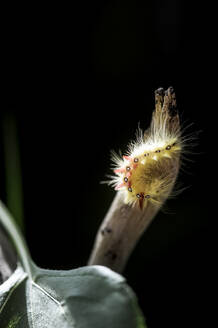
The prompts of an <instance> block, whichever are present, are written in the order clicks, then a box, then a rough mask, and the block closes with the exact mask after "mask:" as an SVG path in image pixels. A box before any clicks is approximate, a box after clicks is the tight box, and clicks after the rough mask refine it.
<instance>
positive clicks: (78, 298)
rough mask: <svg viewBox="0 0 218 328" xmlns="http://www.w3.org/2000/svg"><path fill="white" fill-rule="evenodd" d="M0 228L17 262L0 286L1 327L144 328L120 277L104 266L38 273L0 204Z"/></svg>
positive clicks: (137, 309) (123, 280)
mask: <svg viewBox="0 0 218 328" xmlns="http://www.w3.org/2000/svg"><path fill="white" fill-rule="evenodd" d="M0 223H1V224H2V225H3V226H4V228H5V229H6V230H7V232H8V234H9V236H10V237H11V239H12V240H13V242H14V244H15V245H16V248H17V250H18V255H19V256H20V262H21V263H18V266H17V269H16V270H15V271H14V273H13V274H12V275H11V276H10V277H9V278H8V279H7V280H6V281H5V282H4V283H3V284H2V285H0V327H1V328H14V327H16V328H60V327H61V328H71V327H72V328H73V327H76V328H100V327H104V328H111V327H113V328H124V327H125V328H137V327H138V328H143V327H144V328H145V323H144V318H143V316H142V314H141V311H140V309H139V307H138V303H137V300H136V296H135V294H134V293H133V291H132V290H131V288H130V287H129V286H128V285H127V283H126V280H125V278H124V277H122V276H121V275H119V274H117V273H115V272H113V271H111V270H110V269H108V268H106V267H103V266H88V267H82V268H78V269H74V270H68V271H51V270H44V269H40V268H38V267H37V266H36V265H35V264H33V262H32V261H31V259H30V256H29V253H28V250H27V247H26V245H25V242H24V239H23V237H22V236H21V235H20V233H19V231H18V230H17V227H16V226H15V225H14V223H13V222H12V221H11V217H10V216H9V213H8V212H7V210H6V209H5V208H4V206H3V205H1V204H0ZM12 226H13V229H12V228H11V227H12ZM16 238H18V239H17V240H16ZM0 243H1V241H0Z"/></svg>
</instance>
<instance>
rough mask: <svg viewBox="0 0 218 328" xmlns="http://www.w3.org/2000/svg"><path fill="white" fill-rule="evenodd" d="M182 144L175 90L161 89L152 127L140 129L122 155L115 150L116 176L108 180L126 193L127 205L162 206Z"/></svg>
mask: <svg viewBox="0 0 218 328" xmlns="http://www.w3.org/2000/svg"><path fill="white" fill-rule="evenodd" d="M183 143H184V142H183V139H182V137H181V129H180V119H179V114H178V111H177V108H176V97H175V92H174V89H173V88H172V87H170V88H168V89H167V90H166V91H164V89H163V88H159V89H157V90H156V91H155V110H154V112H153V114H152V119H151V124H150V127H149V128H148V129H147V130H146V131H145V132H143V131H142V129H140V128H139V129H138V131H137V137H136V140H135V141H132V142H131V143H130V144H129V145H128V148H127V152H126V153H125V154H124V155H123V156H122V157H121V156H119V155H118V154H116V153H115V152H113V154H112V161H113V171H114V175H112V176H110V181H109V182H108V183H109V184H110V185H112V186H113V187H114V189H115V190H117V191H119V192H121V193H122V194H123V200H124V203H126V204H129V205H131V206H137V207H138V208H140V209H141V210H144V209H145V208H146V206H147V204H148V203H152V204H154V205H156V206H161V205H162V204H163V202H164V201H165V200H166V198H168V196H169V195H170V194H171V192H172V189H173V186H174V183H175V181H176V178H177V174H178V171H179V168H180V162H181V152H182V150H183Z"/></svg>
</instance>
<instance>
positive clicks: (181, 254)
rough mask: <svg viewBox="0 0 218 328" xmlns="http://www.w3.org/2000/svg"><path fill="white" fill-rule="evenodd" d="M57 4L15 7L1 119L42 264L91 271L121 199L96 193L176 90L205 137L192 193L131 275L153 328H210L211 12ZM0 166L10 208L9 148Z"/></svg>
mask: <svg viewBox="0 0 218 328" xmlns="http://www.w3.org/2000/svg"><path fill="white" fill-rule="evenodd" d="M59 6H60V5H58V6H55V5H54V4H52V5H51V6H50V7H45V6H42V7H37V6H36V7H34V8H27V7H24V8H21V7H19V14H17V9H18V8H10V9H9V11H8V13H7V16H8V19H7V23H6V24H5V27H4V35H5V39H6V47H4V54H5V60H4V61H3V63H2V65H3V67H4V69H5V71H6V77H5V80H4V85H5V86H6V93H5V94H6V105H5V106H3V108H2V111H1V120H2V121H4V117H5V116H7V115H12V116H13V117H14V118H15V119H16V123H17V130H18V139H17V140H18V143H19V147H20V156H21V168H22V179H23V199H24V215H25V235H26V239H27V243H28V246H29V248H30V251H31V254H32V257H33V259H34V261H35V262H36V263H37V264H38V265H39V266H41V267H44V268H50V269H71V268H76V267H78V266H83V265H86V262H87V260H88V257H89V254H90V252H91V248H92V245H93V241H94V237H95V234H96V232H97V229H98V227H99V224H100V223H101V220H102V219H103V217H104V215H105V213H106V211H107V209H108V207H109V205H110V203H111V201H112V199H113V197H114V194H115V192H114V191H113V190H112V189H111V188H109V187H107V186H106V185H101V184H100V183H99V182H100V181H102V180H104V179H105V174H110V150H111V149H114V150H116V151H118V150H119V149H121V150H122V151H125V149H126V148H125V146H126V144H127V143H128V141H129V140H130V139H132V138H134V134H135V130H136V128H137V126H138V122H139V121H140V123H141V127H142V128H146V127H147V126H148V125H149V122H150V119H151V113H152V110H153V108H154V90H155V89H157V88H158V87H160V86H162V87H164V88H168V87H169V86H171V85H172V86H173V87H174V89H175V91H176V95H177V103H178V107H179V110H180V113H181V116H182V120H183V122H186V123H185V125H187V124H189V123H194V125H193V126H192V127H191V128H190V129H189V132H192V131H199V130H201V133H200V134H199V136H198V145H197V146H195V147H194V148H193V149H192V151H193V152H194V154H189V155H188V157H190V159H191V160H192V162H187V163H186V167H185V171H186V172H185V173H184V172H182V173H181V175H180V177H179V181H180V182H181V183H182V185H183V186H185V187H186V186H188V187H189V188H187V189H186V190H185V191H184V192H183V193H182V194H181V195H179V196H178V197H177V198H176V199H175V200H170V201H168V202H167V204H166V207H165V211H164V212H161V213H159V214H158V215H157V217H156V219H155V220H154V221H153V223H152V224H151V226H150V227H149V229H148V231H147V232H146V233H145V235H144V236H143V237H142V239H141V240H140V242H139V244H138V245H137V247H136V249H135V251H134V253H133V255H132V256H131V258H130V260H129V262H128V266H127V268H126V270H125V272H124V276H125V277H126V278H127V281H128V283H129V285H130V286H132V288H133V289H134V291H135V292H136V294H137V295H138V299H139V303H140V306H141V308H142V310H143V312H144V314H145V316H146V318H147V324H148V327H150V328H156V327H168V328H169V327H208V326H210V322H211V320H212V319H211V317H212V314H213V308H212V303H213V300H212V296H211V295H213V290H214V284H215V280H213V279H212V276H213V272H214V268H213V261H214V255H213V253H214V246H213V245H212V242H214V239H213V237H212V231H213V230H214V222H213V216H214V215H213V212H212V209H211V205H212V204H211V203H212V195H213V190H212V187H211V184H213V181H214V180H215V177H214V175H213V174H212V172H213V166H212V162H214V161H215V165H216V157H215V150H214V146H213V144H214V141H213V140H214V137H212V134H211V133H212V132H211V131H212V124H211V122H212V123H214V122H215V120H216V118H215V112H216V80H215V82H214V80H213V79H214V78H215V77H216V74H215V68H216V60H215V54H214V48H215V43H216V41H215V39H214V38H213V33H214V29H213V28H212V27H211V26H210V22H211V21H213V8H211V7H210V5H209V2H208V3H207V4H205V3H202V4H200V3H199V2H196V3H195V2H188V1H179V0H177V1H173V0H167V1H160V0H159V1H158V0H153V1H129V0H126V1H124V0H123V1H94V2H80V3H79V4H78V3H77V4H76V5H74V4H73V5H72V7H71V6H70V7H67V6H66V7H65V5H62V6H61V7H59ZM20 12H21V13H20ZM213 152H214V153H213ZM213 154H214V155H213ZM0 155H1V163H2V165H1V181H2V182H1V188H0V193H1V195H0V196H1V198H2V199H3V200H4V201H5V202H7V198H6V191H5V187H4V186H5V182H4V181H5V175H4V164H3V163H4V151H3V141H2V137H1V151H0ZM211 160H212V162H211ZM215 192H216V191H215ZM15 216H16V214H15Z"/></svg>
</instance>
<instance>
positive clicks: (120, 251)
mask: <svg viewBox="0 0 218 328" xmlns="http://www.w3.org/2000/svg"><path fill="white" fill-rule="evenodd" d="M155 104H156V106H155V111H154V112H153V116H152V122H151V127H150V129H148V130H147V131H146V132H145V139H146V138H147V137H148V136H149V135H150V134H152V133H153V139H154V140H155V137H156V135H157V138H158V137H159V135H161V133H162V134H163V136H166V139H167V137H168V135H170V136H174V135H175V136H177V138H178V140H177V141H178V145H177V147H178V151H174V153H172V155H168V154H169V152H168V153H164V154H166V155H167V159H166V157H162V158H163V159H160V160H159V161H158V160H157V159H155V160H154V161H153V162H152V163H154V164H150V165H151V166H152V168H151V170H150V171H149V172H150V173H149V174H150V175H148V178H149V179H148V178H147V179H148V181H150V185H152V183H154V184H155V183H156V181H158V179H159V181H160V186H161V187H160V188H162V194H161V197H159V199H158V200H159V201H157V202H155V199H154V200H153V202H152V201H148V202H146V203H145V204H146V205H145V207H144V208H143V209H142V208H140V207H139V206H136V204H133V205H131V204H126V203H125V201H124V196H123V195H124V194H123V192H122V191H118V192H117V195H116V196H115V198H114V201H113V202H112V204H111V207H110V208H109V211H108V213H107V215H106V217H105V219H104V220H103V222H102V224H101V226H100V228H99V231H98V233H97V236H96V240H95V244H94V247H93V250H92V253H91V256H90V259H89V262H88V265H96V264H98V265H104V266H107V267H109V268H111V269H112V270H114V271H117V272H122V271H123V270H124V268H125V265H126V263H127V260H128V258H129V256H130V254H131V253H132V251H133V249H134V247H135V246H136V244H137V242H138V240H139V238H140V237H141V235H142V234H143V233H144V231H145V230H146V229H147V227H148V226H149V224H150V223H151V221H152V220H153V218H154V217H155V215H156V214H157V212H158V211H159V209H160V207H161V206H162V205H163V203H164V202H165V200H166V199H167V198H168V197H169V195H170V194H171V191H172V189H173V186H174V183H175V181H176V178H177V175H178V171H179V167H180V145H179V142H180V141H179V136H180V126H179V117H178V113H177V112H176V111H175V109H176V99H175V93H174V90H173V88H169V89H168V90H166V91H165V92H164V90H163V89H158V90H156V92H155ZM167 140H168V139H167ZM167 140H166V142H168V141H167ZM175 144H177V143H174V144H173V146H174V145H175ZM163 149H164V150H163V152H164V151H169V150H170V149H171V146H169V145H168V143H167V144H166V145H165V146H164V148H163ZM159 152H160V151H159ZM150 163H151V162H150ZM139 178H140V179H145V178H146V177H145V176H144V175H142V176H139ZM146 181H147V180H146ZM148 186H149V184H148ZM130 189H131V188H130ZM131 191H132V190H131ZM148 194H149V192H148ZM159 194H160V192H159V193H158V195H159ZM138 195H139V194H138ZM149 197H150V196H149Z"/></svg>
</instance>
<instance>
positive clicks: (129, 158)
mask: <svg viewBox="0 0 218 328" xmlns="http://www.w3.org/2000/svg"><path fill="white" fill-rule="evenodd" d="M123 158H124V159H126V160H127V161H131V157H130V156H123Z"/></svg>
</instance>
